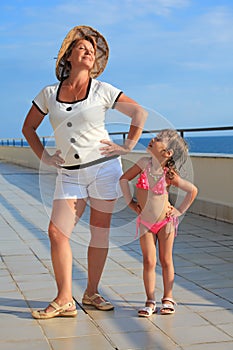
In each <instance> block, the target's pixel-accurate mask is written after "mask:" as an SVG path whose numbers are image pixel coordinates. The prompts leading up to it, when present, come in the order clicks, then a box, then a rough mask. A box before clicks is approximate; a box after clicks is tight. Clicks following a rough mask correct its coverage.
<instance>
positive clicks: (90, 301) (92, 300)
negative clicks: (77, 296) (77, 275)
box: [82, 292, 114, 311]
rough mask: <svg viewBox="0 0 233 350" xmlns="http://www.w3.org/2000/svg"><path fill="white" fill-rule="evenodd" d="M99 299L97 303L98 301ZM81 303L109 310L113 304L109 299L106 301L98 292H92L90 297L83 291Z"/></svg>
mask: <svg viewBox="0 0 233 350" xmlns="http://www.w3.org/2000/svg"><path fill="white" fill-rule="evenodd" d="M99 300H101V302H100V303H99V302H98V301H99ZM82 303H83V305H92V306H94V307H95V308H96V309H98V310H102V311H110V310H113V309H114V306H113V305H112V304H111V303H110V301H107V300H105V299H104V297H102V296H101V295H100V294H97V293H95V294H93V295H92V296H91V297H89V296H88V295H87V293H86V292H85V293H84V296H83V299H82Z"/></svg>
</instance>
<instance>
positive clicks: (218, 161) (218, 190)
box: [0, 146, 233, 223]
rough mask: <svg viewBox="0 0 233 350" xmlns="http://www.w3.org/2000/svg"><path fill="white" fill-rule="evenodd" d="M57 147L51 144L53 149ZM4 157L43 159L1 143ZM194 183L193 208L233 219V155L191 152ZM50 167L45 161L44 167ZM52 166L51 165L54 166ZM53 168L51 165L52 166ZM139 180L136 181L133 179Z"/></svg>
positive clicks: (133, 157) (131, 159) (30, 162)
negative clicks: (197, 191) (195, 190)
mask: <svg viewBox="0 0 233 350" xmlns="http://www.w3.org/2000/svg"><path fill="white" fill-rule="evenodd" d="M54 150H55V149H54V148H49V149H48V151H49V152H51V153H52V152H53V151H54ZM143 154H145V152H137V151H133V152H131V153H130V154H128V155H126V156H123V157H122V165H123V169H124V170H126V169H127V168H129V167H130V166H132V164H134V163H135V162H136V161H137V160H138V158H139V157H141V156H142V155H143ZM0 159H1V160H3V161H6V162H10V163H15V164H18V165H21V166H25V167H29V168H34V169H40V161H39V159H38V158H37V157H36V156H35V154H34V153H33V151H32V150H31V149H30V148H28V147H12V146H0ZM190 161H191V166H192V168H193V175H194V179H193V181H194V183H195V185H196V186H197V187H198V189H199V193H198V197H197V199H196V200H195V202H194V203H193V205H192V206H191V208H190V210H189V211H190V212H192V213H195V214H199V215H203V216H206V217H209V218H214V219H216V220H221V221H225V222H229V223H233V186H232V176H233V156H232V155H228V156H224V155H214V154H208V155H206V154H191V155H190ZM44 169H46V167H45V166H44V165H43V170H44ZM50 169H51V168H50ZM48 170H49V169H48ZM133 184H135V181H134V182H133Z"/></svg>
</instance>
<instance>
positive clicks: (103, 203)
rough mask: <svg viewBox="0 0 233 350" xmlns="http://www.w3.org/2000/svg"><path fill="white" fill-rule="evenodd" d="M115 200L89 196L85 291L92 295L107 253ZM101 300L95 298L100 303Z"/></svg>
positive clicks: (96, 288)
mask: <svg viewBox="0 0 233 350" xmlns="http://www.w3.org/2000/svg"><path fill="white" fill-rule="evenodd" d="M114 205H115V200H100V199H94V198H90V206H91V214H90V230H91V240H90V243H89V247H88V283H87V289H86V293H87V295H88V296H92V295H94V294H95V293H98V285H99V281H100V278H101V275H102V272H103V269H104V265H105V261H106V258H107V254H108V246H109V231H110V224H111V217H112V212H113V209H114ZM102 301H103V300H101V299H100V298H99V300H95V302H97V303H101V302H102Z"/></svg>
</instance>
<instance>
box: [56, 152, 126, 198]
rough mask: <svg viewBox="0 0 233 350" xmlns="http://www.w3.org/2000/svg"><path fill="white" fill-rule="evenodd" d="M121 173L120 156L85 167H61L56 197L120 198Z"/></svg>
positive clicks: (57, 180)
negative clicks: (72, 168) (70, 168)
mask: <svg viewBox="0 0 233 350" xmlns="http://www.w3.org/2000/svg"><path fill="white" fill-rule="evenodd" d="M121 175H122V165H121V160H120V157H118V158H115V159H111V160H108V161H106V162H103V163H100V164H96V165H92V166H89V167H86V168H83V169H77V170H68V169H64V168H63V169H59V170H58V175H57V179H56V187H55V192H54V199H68V198H70V199H81V198H88V197H89V198H96V199H105V200H111V199H116V198H119V197H121V196H122V193H121V188H120V183H119V179H120V177H121Z"/></svg>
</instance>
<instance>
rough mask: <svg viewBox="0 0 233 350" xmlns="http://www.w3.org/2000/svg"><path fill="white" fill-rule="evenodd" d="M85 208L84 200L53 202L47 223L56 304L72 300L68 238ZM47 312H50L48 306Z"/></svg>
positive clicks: (70, 258) (70, 253)
mask: <svg viewBox="0 0 233 350" xmlns="http://www.w3.org/2000/svg"><path fill="white" fill-rule="evenodd" d="M85 206H86V200H84V199H78V200H73V199H62V200H54V203H53V210H52V216H51V220H50V223H49V238H50V244H51V257H52V264H53V269H54V274H55V279H56V283H57V297H56V299H55V301H56V303H57V304H59V305H64V304H66V303H67V302H70V301H71V300H72V251H71V247H70V242H69V239H70V236H71V233H72V231H73V228H74V226H75V224H76V223H77V221H78V219H79V218H80V217H81V215H82V214H83V211H84V209H85ZM46 310H47V311H51V306H49V307H48V308H47V309H46Z"/></svg>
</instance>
